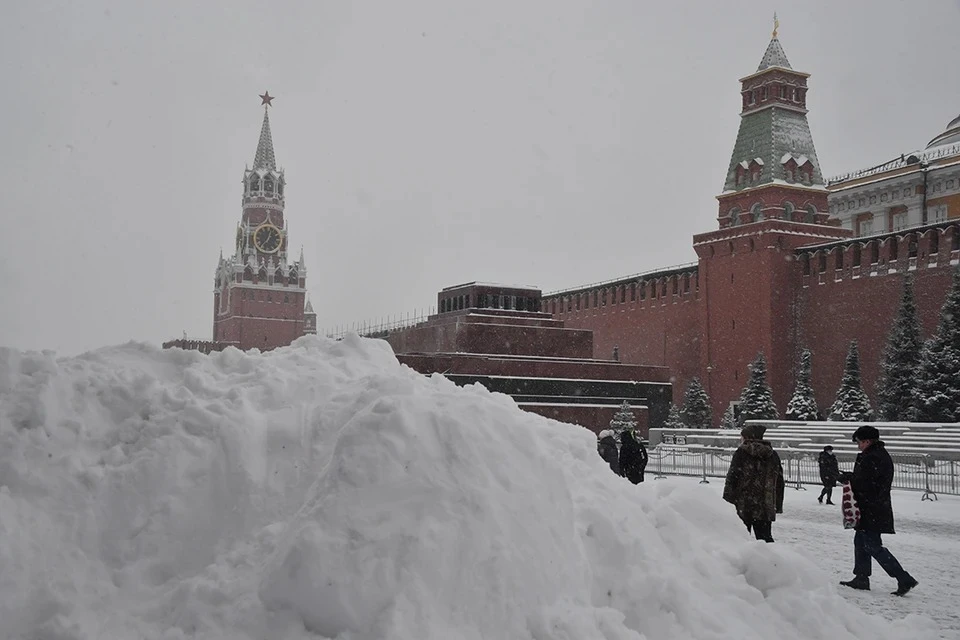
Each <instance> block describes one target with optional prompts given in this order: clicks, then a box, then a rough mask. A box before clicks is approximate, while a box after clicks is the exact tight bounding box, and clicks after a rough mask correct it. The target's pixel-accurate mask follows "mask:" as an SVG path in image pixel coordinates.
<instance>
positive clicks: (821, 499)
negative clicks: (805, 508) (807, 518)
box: [817, 493, 823, 504]
mask: <svg viewBox="0 0 960 640" xmlns="http://www.w3.org/2000/svg"><path fill="white" fill-rule="evenodd" d="M817 502H819V503H820V504H823V494H822V493H821V494H820V497H819V498H817Z"/></svg>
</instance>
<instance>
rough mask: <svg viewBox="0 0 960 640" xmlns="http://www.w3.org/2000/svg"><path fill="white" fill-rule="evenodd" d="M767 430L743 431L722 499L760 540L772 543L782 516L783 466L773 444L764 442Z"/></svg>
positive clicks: (750, 428)
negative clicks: (775, 522) (774, 529)
mask: <svg viewBox="0 0 960 640" xmlns="http://www.w3.org/2000/svg"><path fill="white" fill-rule="evenodd" d="M765 431H766V427H764V426H762V425H758V424H748V425H747V426H745V427H744V428H743V429H742V430H741V431H740V436H741V444H740V446H739V447H738V448H737V450H736V452H735V453H734V454H733V459H732V460H730V469H729V470H728V471H727V479H726V481H725V482H724V485H723V499H724V500H726V501H727V502H729V503H731V504H732V505H734V506H735V507H736V508H737V515H738V516H740V519H741V520H743V523H744V524H745V525H747V531H751V530H752V531H753V535H754V536H755V537H756V538H757V540H765V541H766V542H773V531H772V529H773V522H774V521H775V520H776V519H777V514H778V513H783V491H784V487H785V484H786V483H785V482H784V479H783V465H782V464H781V463H780V456H778V455H777V452H776V451H774V450H773V445H772V444H770V443H769V442H767V441H766V440H764V439H763V434H764V432H765Z"/></svg>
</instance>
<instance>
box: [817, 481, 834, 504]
mask: <svg viewBox="0 0 960 640" xmlns="http://www.w3.org/2000/svg"><path fill="white" fill-rule="evenodd" d="M824 496H826V497H827V502H830V501H831V500H832V499H833V487H829V486H827V485H823V491H821V492H820V498H819V500H820V501H821V502H823V497H824Z"/></svg>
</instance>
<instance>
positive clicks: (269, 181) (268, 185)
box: [263, 176, 273, 193]
mask: <svg viewBox="0 0 960 640" xmlns="http://www.w3.org/2000/svg"><path fill="white" fill-rule="evenodd" d="M263 190H264V192H265V193H273V178H271V177H270V176H267V177H265V178H264V179H263Z"/></svg>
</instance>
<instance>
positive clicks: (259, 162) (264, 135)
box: [253, 107, 277, 171]
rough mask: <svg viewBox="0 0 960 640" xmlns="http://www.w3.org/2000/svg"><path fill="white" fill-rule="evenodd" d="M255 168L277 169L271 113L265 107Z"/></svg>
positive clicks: (254, 163)
mask: <svg viewBox="0 0 960 640" xmlns="http://www.w3.org/2000/svg"><path fill="white" fill-rule="evenodd" d="M253 168H254V169H270V170H271V171H276V170H277V158H276V156H275V155H274V154H273V136H272V135H271V133H270V114H269V113H268V112H267V107H264V109H263V125H262V126H261V127H260V141H259V142H257V155H256V156H254V158H253Z"/></svg>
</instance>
